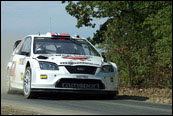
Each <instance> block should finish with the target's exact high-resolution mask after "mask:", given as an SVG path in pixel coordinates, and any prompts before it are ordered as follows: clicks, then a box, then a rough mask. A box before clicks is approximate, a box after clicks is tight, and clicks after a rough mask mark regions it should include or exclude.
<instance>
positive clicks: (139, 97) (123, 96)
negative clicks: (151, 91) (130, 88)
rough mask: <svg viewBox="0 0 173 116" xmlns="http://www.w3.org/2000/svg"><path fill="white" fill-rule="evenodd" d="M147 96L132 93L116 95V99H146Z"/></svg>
mask: <svg viewBox="0 0 173 116" xmlns="http://www.w3.org/2000/svg"><path fill="white" fill-rule="evenodd" d="M148 99H149V98H148V97H144V96H132V95H118V100H138V101H146V100H148Z"/></svg>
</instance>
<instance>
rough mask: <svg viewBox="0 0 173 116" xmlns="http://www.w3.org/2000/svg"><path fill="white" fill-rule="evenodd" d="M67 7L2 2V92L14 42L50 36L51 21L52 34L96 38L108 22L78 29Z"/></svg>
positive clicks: (44, 3)
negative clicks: (96, 33)
mask: <svg viewBox="0 0 173 116" xmlns="http://www.w3.org/2000/svg"><path fill="white" fill-rule="evenodd" d="M66 5H67V3H65V4H62V3H61V2H60V1H1V82H3V83H1V88H5V84H4V81H5V79H6V67H7V64H8V62H9V61H10V57H11V55H12V52H13V44H14V42H15V41H16V40H21V39H23V38H24V37H25V36H27V35H31V34H38V33H40V34H45V33H47V32H50V18H51V32H56V33H68V34H70V35H72V36H73V35H75V34H77V35H80V37H84V38H87V37H91V38H92V37H93V34H94V33H95V32H96V30H97V29H99V27H100V24H102V23H103V22H104V19H103V20H102V19H94V21H93V22H94V23H96V27H95V28H94V29H93V28H91V27H82V28H77V27H75V26H76V24H77V20H76V18H75V17H72V16H71V15H69V14H68V13H67V12H66V10H65V6H66ZM3 90H4V89H3ZM1 93H2V92H1Z"/></svg>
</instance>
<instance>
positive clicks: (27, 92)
mask: <svg viewBox="0 0 173 116" xmlns="http://www.w3.org/2000/svg"><path fill="white" fill-rule="evenodd" d="M31 77H32V71H31V68H30V67H27V68H26V71H25V75H24V79H23V93H24V96H25V97H26V98H27V99H29V98H34V97H35V95H34V93H33V92H32V91H31Z"/></svg>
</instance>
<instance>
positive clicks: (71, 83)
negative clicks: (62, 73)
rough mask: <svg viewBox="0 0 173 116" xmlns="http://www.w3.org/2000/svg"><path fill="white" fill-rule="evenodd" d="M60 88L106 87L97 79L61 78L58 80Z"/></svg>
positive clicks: (57, 83) (57, 84)
mask: <svg viewBox="0 0 173 116" xmlns="http://www.w3.org/2000/svg"><path fill="white" fill-rule="evenodd" d="M55 87H58V88H78V89H105V86H104V84H103V83H102V82H101V80H96V79H60V80H59V81H57V82H56V85H55Z"/></svg>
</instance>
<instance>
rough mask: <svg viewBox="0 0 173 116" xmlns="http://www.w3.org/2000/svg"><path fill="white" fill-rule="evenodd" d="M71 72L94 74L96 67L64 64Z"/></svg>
mask: <svg viewBox="0 0 173 116" xmlns="http://www.w3.org/2000/svg"><path fill="white" fill-rule="evenodd" d="M65 68H66V69H67V70H68V71H69V72H70V73H71V74H92V75H94V74H95V72H96V69H97V67H93V66H65Z"/></svg>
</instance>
